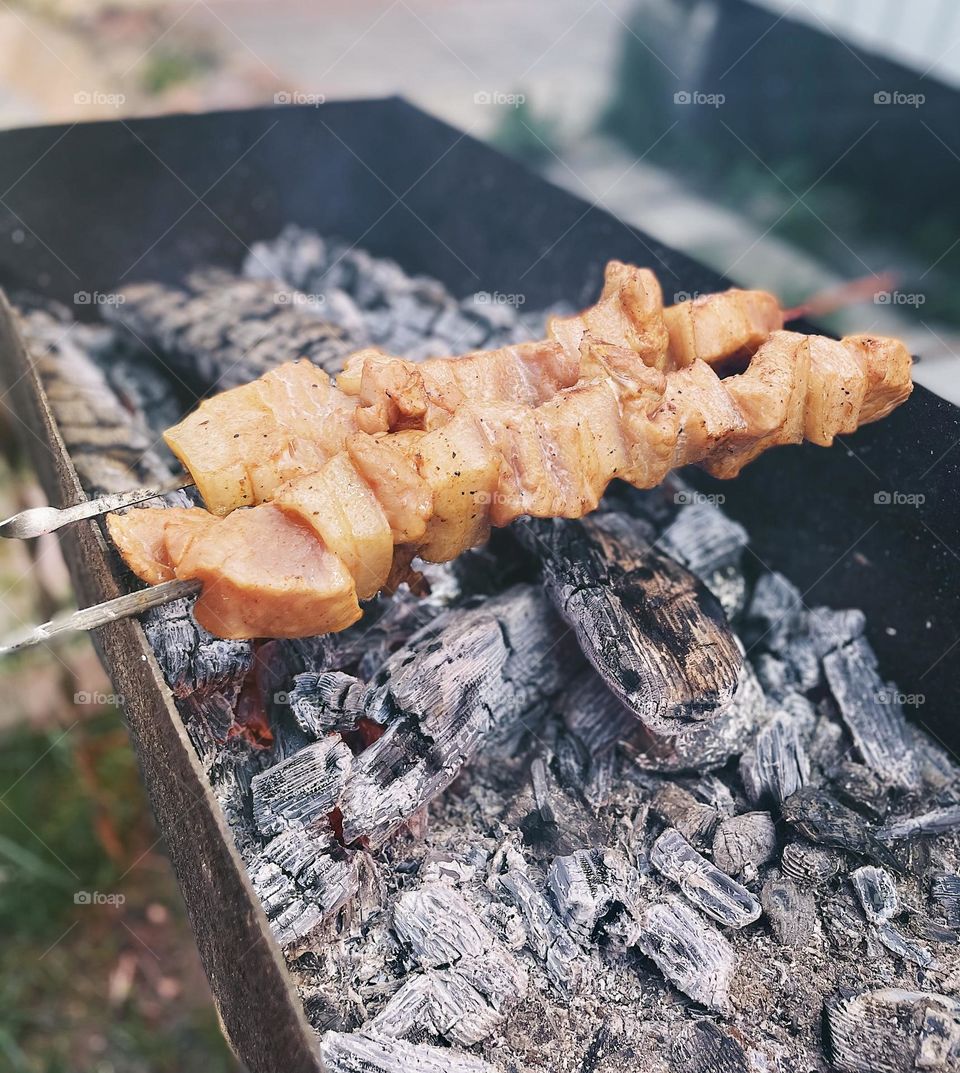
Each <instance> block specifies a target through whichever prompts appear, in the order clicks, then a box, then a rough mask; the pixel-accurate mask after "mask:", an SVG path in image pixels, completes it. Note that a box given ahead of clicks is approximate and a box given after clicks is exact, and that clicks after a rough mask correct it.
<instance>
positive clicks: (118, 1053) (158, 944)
mask: <svg viewBox="0 0 960 1073" xmlns="http://www.w3.org/2000/svg"><path fill="white" fill-rule="evenodd" d="M155 840H156V834H155V831H154V829H153V826H152V823H151V821H150V818H149V814H148V812H147V809H146V805H145V801H144V797H143V791H142V789H141V787H140V784H139V781H138V777H137V772H136V765H135V763H134V760H133V757H132V755H131V753H130V750H129V747H128V745H127V742H126V735H125V732H124V731H123V729H122V727H121V725H120V721H119V716H118V714H117V713H116V712H112V711H110V712H104V713H102V714H100V715H97V716H95V717H93V718H92V719H85V720H84V722H83V723H82V724H78V725H77V726H75V727H74V728H73V729H72V730H69V731H66V732H64V730H62V729H56V730H51V731H49V732H46V733H35V732H30V731H26V730H21V731H18V732H16V733H15V734H13V735H12V736H10V737H8V738H7V739H6V740H5V741H4V742H3V747H2V749H0V933H2V935H3V937H4V941H3V944H2V945H0V1069H3V1070H9V1071H10V1073H74V1071H76V1073H80V1071H81V1070H82V1071H83V1073H119V1071H123V1073H168V1071H169V1073H183V1071H187V1073H189V1071H192V1070H202V1071H203V1073H229V1071H234V1070H236V1068H237V1067H236V1063H235V1062H234V1060H233V1059H232V1058H231V1056H230V1054H229V1051H228V1049H227V1047H226V1044H225V1043H224V1041H223V1039H222V1037H221V1036H220V1033H219V1030H218V1027H217V1023H216V1018H215V1015H214V1012H213V1009H212V1006H211V1003H210V998H209V994H208V992H207V991H206V987H205V983H204V981H203V979H202V976H201V974H200V971H199V968H198V964H197V958H196V954H195V952H194V950H193V946H192V938H191V936H190V933H189V930H188V928H187V925H186V921H185V919H184V917H183V912H182V906H181V904H180V901H179V896H178V894H177V891H176V888H175V885H174V883H173V879H172V876H171V874H170V871H169V868H168V866H167V865H166V862H165V860H164V858H163V857H162V850H160V849H159V848H152V847H153V844H154V842H155ZM105 846H108V847H110V848H111V852H108V851H107V849H105ZM78 890H83V891H100V892H102V893H105V894H114V895H117V894H119V895H122V896H123V897H124V898H125V902H124V904H123V905H122V906H119V907H117V906H111V905H101V906H96V905H77V904H75V902H74V894H75V892H76V891H78ZM124 964H126V965H127V966H128V967H129V966H130V965H131V964H132V965H133V966H134V968H133V969H132V971H131V973H130V984H129V988H128V989H126V990H125V992H124V993H115V994H114V995H113V1000H112V1001H111V1000H110V998H109V995H110V981H111V979H112V978H115V977H116V976H117V975H118V974H119V973H120V970H121V968H122V966H123V965H124ZM118 990H122V989H118Z"/></svg>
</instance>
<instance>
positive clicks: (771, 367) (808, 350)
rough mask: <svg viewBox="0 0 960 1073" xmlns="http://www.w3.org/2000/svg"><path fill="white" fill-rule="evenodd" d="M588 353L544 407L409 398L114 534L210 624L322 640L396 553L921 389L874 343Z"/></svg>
mask: <svg viewBox="0 0 960 1073" xmlns="http://www.w3.org/2000/svg"><path fill="white" fill-rule="evenodd" d="M580 348H581V353H582V354H583V355H584V365H585V366H586V367H588V368H590V369H591V371H592V372H595V373H596V374H597V375H595V376H594V377H593V378H591V379H586V380H581V381H579V382H578V383H577V384H575V385H574V386H572V387H569V388H563V389H561V390H560V391H559V392H557V394H556V395H555V396H554V397H553V398H551V399H549V400H548V401H546V402H544V403H541V404H540V405H539V406H530V405H525V404H517V403H507V402H502V401H497V402H491V401H481V402H474V401H472V400H468V401H466V402H463V403H462V404H460V405H459V406H458V407H457V408H456V410H455V411H454V412H453V413H449V414H448V415H446V416H443V417H441V418H436V414H434V418H435V420H433V421H428V420H427V419H426V414H428V413H429V412H430V411H429V410H427V411H424V422H423V423H425V424H432V427H429V428H426V427H425V428H415V427H414V428H410V427H403V424H402V422H407V423H409V421H410V416H411V415H410V411H409V408H407V409H406V410H405V411H404V410H403V408H402V407H401V409H400V410H398V411H397V413H398V414H400V415H401V416H400V417H399V418H398V419H397V421H398V423H400V427H398V428H397V429H396V430H395V431H384V432H381V433H378V434H377V435H376V436H374V435H371V434H369V433H364V432H356V433H353V434H352V435H350V436H348V437H347V438H346V449H345V450H344V451H341V452H339V453H338V454H336V455H334V456H333V457H332V458H331V459H330V460H329V461H328V462H327V463H325V464H324V465H323V466H322V467H321V468H320V470H319V471H318V472H317V473H315V474H306V475H304V476H299V477H294V478H292V479H290V480H288V481H287V482H285V483H284V484H283V485H281V486H279V487H275V488H273V489H272V490H271V494H272V496H273V500H272V502H269V503H267V502H264V503H261V504H260V505H259V506H256V507H254V508H252V509H251V510H247V511H243V512H240V513H239V514H231V515H230V516H229V517H227V518H222V519H220V518H217V517H215V516H214V515H211V514H209V513H207V512H205V511H202V510H190V511H164V512H154V511H150V512H133V513H129V514H127V515H124V516H115V517H113V518H111V519H110V520H109V523H108V524H109V527H110V531H111V535H112V536H113V539H114V541H115V543H116V544H117V546H118V547H119V549H120V550H121V553H122V554H123V555H124V557H125V559H126V560H127V562H128V564H129V565H130V566H131V568H132V569H133V570H134V572H135V573H137V574H138V576H140V577H141V578H143V579H144V580H147V581H149V582H152V583H156V582H157V581H162V580H168V579H169V578H171V577H178V578H193V579H198V580H200V581H201V582H203V584H204V590H203V593H202V595H201V597H200V599H199V601H198V603H197V607H196V615H197V618H198V621H200V622H201V623H202V624H203V625H205V626H206V627H207V628H208V629H210V630H211V632H214V633H218V634H220V635H222V636H227V637H237V636H251V635H253V636H256V635H263V636H297V635H303V634H312V633H318V632H326V631H330V630H335V629H342V628H344V627H346V626H347V625H350V624H351V623H352V622H354V621H356V619H357V618H358V617H359V616H360V613H361V612H360V608H359V604H358V597H359V598H364V597H365V596H368V595H371V594H372V593H373V592H374V591H376V590H377V589H378V588H380V587H381V586H382V585H383V584H384V583H385V582H386V580H387V577H388V575H389V573H390V569H391V564H392V562H393V556H394V547H398V554H399V555H400V557H401V558H402V559H403V561H409V559H410V558H411V557H412V555H413V554H414V553H416V554H419V555H420V556H421V557H423V558H425V559H428V560H431V561H445V560H447V559H450V558H453V557H455V556H456V555H458V554H460V552H462V551H464V550H465V549H466V548H468V547H471V546H473V545H474V544H476V543H478V542H480V541H481V540H483V539H485V537H486V535H487V533H488V532H489V528H490V526H491V525H493V526H501V525H506V524H508V523H509V522H511V521H513V520H514V519H515V518H517V517H520V516H523V515H529V516H533V517H568V518H574V517H580V516H582V515H583V514H585V513H588V512H589V511H591V510H593V509H594V508H595V507H596V505H597V503H598V502H599V499H600V497H601V495H602V494H603V492H604V490H605V488H606V486H607V484H608V483H609V481H610V480H612V479H613V478H614V477H619V478H621V479H624V480H626V481H628V482H629V483H632V484H634V485H636V486H637V487H644V488H645V487H652V486H654V485H656V484H658V483H660V482H661V481H662V480H663V479H664V477H665V476H666V474H667V473H668V472H669V471H670V470H671V469H673V468H674V467H676V466H681V465H685V464H688V463H691V462H699V463H700V464H702V465H704V466H705V467H706V468H707V469H708V470H709V471H710V472H711V473H713V474H714V475H715V476H718V477H732V476H735V475H736V474H737V473H738V472H739V470H740V469H741V468H742V466H743V465H745V464H747V463H748V462H749V461H751V460H752V459H753V458H755V457H756V456H757V455H758V454H760V453H761V452H762V451H764V450H766V449H767V448H768V447H772V446H776V445H778V444H783V443H798V442H800V441H801V440H802V439H804V438H808V439H810V440H812V441H813V442H818V443H829V442H831V441H832V439H833V437H834V436H835V435H836V434H838V433H841V432H849V431H852V430H853V429H855V428H856V427H857V425H858V424H861V423H864V422H866V421H871V420H876V419H878V418H879V417H881V416H883V415H884V414H886V413H888V412H889V411H890V410H891V409H892V408H893V407H894V406H896V405H898V404H899V402H902V401H903V399H905V398H906V397H907V395H908V394H909V392H910V359H909V355H908V354H907V352H906V350H905V348H904V347H903V346H902V344H900V343H897V342H896V341H893V340H879V339H874V338H872V337H858V336H854V337H850V338H848V339H845V340H842V341H840V342H836V341H833V340H829V339H824V338H822V337H816V336H803V335H799V334H796V333H792V332H774V333H773V335H771V336H770V338H769V339H768V340H767V342H766V343H764V344H763V345H761V347H760V348H759V350H758V351H757V352H756V354H755V355H754V357H753V358H752V359H751V361H750V364H749V365H748V366H747V368H746V370H745V371H744V372H743V373H740V374H736V375H733V376H730V377H727V378H726V379H720V377H718V376H717V374H716V373H715V372H714V371H713V370H712V369H711V368H710V366H709V365H707V364H706V363H705V362H702V361H699V360H695V361H694V362H693V363H692V364H689V365H686V366H683V367H682V368H677V369H674V370H672V371H671V372H668V373H666V374H664V373H662V372H660V371H659V370H658V369H656V368H654V367H652V366H650V365H647V364H645V363H644V362H643V361H639V360H638V359H637V355H636V354H635V353H632V352H628V351H627V350H626V349H625V348H623V347H621V346H618V345H616V344H610V343H606V342H602V343H601V342H597V341H595V340H594V339H593V338H592V337H591V335H590V333H589V331H585V332H584V333H583V335H582V338H581V342H580ZM603 372H605V373H606V375H602V373H603ZM361 379H362V376H361ZM388 398H389V396H388ZM185 461H186V459H185ZM188 464H189V463H188ZM268 546H269V552H267V551H266V549H267V547H268ZM261 549H263V550H261ZM264 555H268V561H269V562H270V568H269V570H267V571H265V570H264V569H263V557H264Z"/></svg>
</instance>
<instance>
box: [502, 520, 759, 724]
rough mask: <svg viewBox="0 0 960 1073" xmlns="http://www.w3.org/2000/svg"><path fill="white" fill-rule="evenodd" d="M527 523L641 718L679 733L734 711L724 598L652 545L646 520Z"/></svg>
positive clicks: (734, 670)
mask: <svg viewBox="0 0 960 1073" xmlns="http://www.w3.org/2000/svg"><path fill="white" fill-rule="evenodd" d="M518 528H519V531H520V533H521V535H522V537H523V539H524V542H525V543H526V544H527V546H528V547H530V548H531V549H532V550H534V551H535V552H537V553H538V554H539V555H540V556H541V558H542V561H543V573H544V583H545V585H546V588H547V592H548V593H549V594H550V597H551V599H552V600H553V602H554V604H555V605H556V607H557V609H558V610H559V612H560V614H561V615H562V616H563V617H564V618H565V619H566V620H567V622H568V623H569V624H570V626H571V627H572V629H573V631H574V633H575V634H576V636H577V639H578V640H579V642H580V646H581V648H582V649H583V652H584V654H585V655H586V657H587V659H588V660H589V661H590V662H591V663H592V664H593V666H594V667H595V668H596V670H597V671H598V673H599V674H600V676H601V678H602V679H603V680H604V682H605V683H606V684H607V686H608V687H609V688H610V689H611V690H612V691H613V693H615V694H616V696H618V697H619V698H620V700H622V701H623V703H624V704H625V705H626V706H627V707H628V708H629V709H630V710H631V711H632V712H634V713H635V714H636V716H637V718H639V719H640V721H641V722H642V723H644V724H646V725H647V726H649V727H650V728H651V729H652V730H654V731H655V732H656V733H658V734H677V733H682V732H683V731H685V730H690V729H692V728H694V727H696V726H697V724H699V723H702V722H704V721H708V720H712V719H715V718H716V717H717V716H719V715H720V714H722V713H723V712H724V711H725V710H726V709H727V707H728V706H729V705H730V703H731V701H732V699H733V695H734V692H735V690H736V687H737V683H738V681H739V679H740V671H741V667H742V665H743V655H742V650H741V648H740V646H739V643H738V641H737V640H736V638H735V637H734V635H733V633H732V632H731V630H730V627H729V625H728V624H727V621H726V617H725V615H724V613H723V609H722V608H721V606H720V604H719V602H718V601H717V599H716V597H715V596H714V595H713V594H712V593H711V592H710V591H709V590H708V589H707V588H706V586H705V585H704V584H703V582H701V581H700V580H699V579H698V578H696V577H695V576H694V575H693V574H691V573H690V572H689V571H688V570H687V569H686V568H684V567H682V566H680V564H679V563H677V562H675V561H674V560H673V559H671V558H669V556H667V555H664V553H663V552H661V551H658V550H657V549H656V548H654V547H653V546H651V545H650V544H649V542H648V541H647V539H646V538H645V537H646V534H644V533H642V532H638V530H639V529H640V528H641V523H638V522H637V521H635V520H633V519H630V518H628V517H627V516H625V515H620V514H614V513H602V514H599V515H596V516H591V517H587V518H585V519H583V520H581V521H567V520H563V519H552V520H546V521H529V522H526V523H524V524H523V525H522V526H519V527H518Z"/></svg>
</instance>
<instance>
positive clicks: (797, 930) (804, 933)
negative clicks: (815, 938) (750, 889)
mask: <svg viewBox="0 0 960 1073" xmlns="http://www.w3.org/2000/svg"><path fill="white" fill-rule="evenodd" d="M760 901H761V904H762V905H763V911H764V913H765V914H766V917H767V920H768V921H769V922H770V927H771V928H772V929H773V934H774V935H775V936H776V938H777V941H778V942H779V943H780V944H781V945H782V946H804V945H806V944H807V943H808V942H809V941H810V938H811V936H812V935H813V931H814V928H815V927H816V917H817V910H816V903H815V902H814V900H813V895H812V894H811V893H810V891H809V890H807V889H804V888H801V887H800V886H798V885H797V883H796V882H794V880H792V879H790V878H789V876H771V877H770V878H769V879H768V880H767V881H766V883H764V885H763V887H762V889H761V891H760Z"/></svg>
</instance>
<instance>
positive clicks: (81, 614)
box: [0, 580, 200, 656]
mask: <svg viewBox="0 0 960 1073" xmlns="http://www.w3.org/2000/svg"><path fill="white" fill-rule="evenodd" d="M199 591H200V582H199V581H179V580H178V581H164V582H162V583H161V584H160V585H151V586H150V588H147V589H141V590H140V591H139V592H131V593H128V594H127V595H126V596H118V597H116V599H113V600H107V601H106V602H104V603H102V604H94V606H93V607H84V608H81V610H79V611H72V612H70V613H69V614H67V615H61V616H59V617H58V618H55V619H51V620H50V621H49V622H45V623H43V625H42V626H33V627H31V628H30V629H29V630H25V631H24V632H23V633H21V634H18V635H16V636H14V637H12V638H10V639H9V640H7V641H6V642H5V643H4V644H0V656H6V655H9V653H11V652H18V651H19V650H20V649H21V648H29V647H30V646H31V645H38V644H42V643H43V642H44V641H49V640H51V639H52V638H54V637H59V636H60V635H61V634H65V633H75V632H78V631H84V630H95V629H96V628H97V627H98V626H106V625H107V623H109V622H116V621H117V619H121V618H129V617H130V616H131V615H139V614H141V613H142V612H144V611H149V610H150V608H151V607H161V606H163V604H169V603H173V601H174V600H180V599H182V598H183V597H185V596H193V595H194V594H195V593H198V592H199Z"/></svg>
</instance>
